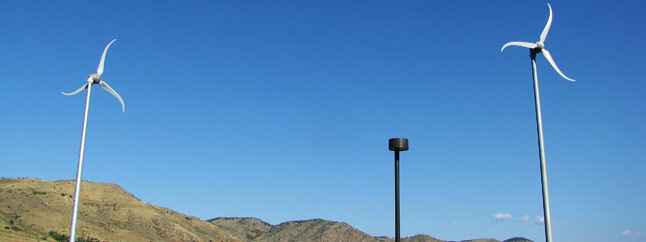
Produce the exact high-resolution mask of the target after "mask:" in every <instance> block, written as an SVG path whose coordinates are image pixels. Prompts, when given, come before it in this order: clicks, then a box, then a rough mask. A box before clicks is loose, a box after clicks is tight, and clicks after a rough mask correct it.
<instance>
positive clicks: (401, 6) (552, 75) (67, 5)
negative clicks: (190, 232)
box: [0, 0, 646, 241]
mask: <svg viewBox="0 0 646 242" xmlns="http://www.w3.org/2000/svg"><path fill="white" fill-rule="evenodd" d="M551 4H552V7H553V10H554V22H553V24H552V29H551V31H550V33H549V36H548V37H547V41H546V48H547V49H549V50H550V51H551V53H552V56H553V57H554V59H555V61H556V63H557V64H558V65H559V67H560V68H561V69H562V70H563V72H564V73H565V74H566V75H568V76H569V77H572V78H574V79H576V80H577V82H569V81H567V80H565V79H563V78H561V77H560V76H559V75H558V74H557V73H556V72H555V71H554V70H553V69H552V68H551V67H550V66H549V63H548V62H547V61H545V59H544V58H543V57H542V55H539V56H538V61H537V65H538V74H539V79H540V85H541V86H540V87H541V98H542V105H543V123H544V131H545V143H546V154H547V168H548V177H549V185H550V187H549V188H550V196H551V206H552V223H553V233H554V239H555V241H646V207H645V204H646V194H645V192H646V189H645V188H646V187H645V185H644V184H646V175H645V174H646V164H645V161H646V160H645V159H646V158H645V157H646V141H645V139H644V137H646V128H645V127H646V126H645V124H646V115H645V114H644V111H645V108H644V107H645V104H644V103H646V98H645V95H644V93H645V92H646V82H645V80H644V76H645V74H646V65H645V64H644V63H645V62H644V59H643V58H644V56H646V48H643V42H644V39H646V33H645V31H646V26H645V25H646V17H644V14H643V10H644V9H645V8H646V6H645V5H646V3H644V2H643V1H635V0H629V1H581V0H576V1H553V2H551ZM547 17H548V8H547V5H546V4H545V2H544V1H534V0H532V1H512V0H500V1H475V0H470V1H448V0H433V1H404V2H402V1H354V2H351V1H309V0H305V1H241V0H235V1H233V0H225V1H65V2H55V1H5V2H3V4H2V7H1V8H0V110H1V111H2V115H0V164H1V165H0V175H1V176H4V177H12V178H15V177H37V178H41V179H44V180H50V181H54V180H62V179H65V180H70V179H75V176H76V166H77V159H78V152H79V149H78V148H79V141H80V136H81V124H82V118H83V107H84V102H85V94H79V95H76V96H72V97H66V96H63V95H61V94H60V92H61V91H66V92H71V91H73V90H76V89H77V88H79V87H80V86H81V85H82V84H83V83H84V82H85V80H86V78H87V74H88V73H91V72H95V71H96V67H97V65H98V62H99V58H100V56H101V52H102V51H103V48H104V47H105V45H106V44H107V43H108V42H110V40H112V39H115V38H116V39H118V40H117V41H116V42H115V43H114V44H113V45H112V46H111V47H110V50H109V52H108V54H107V58H106V64H105V73H104V74H103V79H104V80H105V81H107V82H108V83H109V84H110V85H111V86H112V87H113V88H114V89H115V90H116V91H117V92H119V93H120V94H121V96H122V97H123V99H124V101H125V104H126V112H125V113H122V112H121V107H120V104H119V102H118V101H117V100H116V99H115V98H114V97H112V96H111V95H109V94H108V93H107V92H105V91H103V90H101V89H100V88H98V86H95V88H93V92H92V100H91V107H90V115H89V126H88V133H87V144H86V156H85V166H84V173H83V179H84V180H88V181H94V182H108V183H116V184H119V185H121V186H122V187H124V188H125V189H126V190H127V191H129V192H131V193H132V194H134V195H135V196H137V197H138V198H140V199H142V200H144V201H146V202H149V203H152V204H156V205H160V206H163V207H167V208H171V209H173V210H176V211H178V212H181V213H185V214H188V215H192V216H196V217H199V218H202V219H210V218H214V217H257V218H260V219H262V220H265V221H267V222H269V223H271V224H278V223H281V222H285V221H290V220H301V219H312V218H323V219H327V220H333V221H343V222H347V223H349V224H350V225H352V226H354V227H356V228H358V229H360V230H362V231H364V232H366V233H368V234H371V235H374V236H394V221H393V217H394V211H393V206H394V200H393V196H394V181H393V180H394V172H393V153H392V152H390V151H388V139H389V138H392V137H406V138H408V139H409V142H410V150H409V151H406V152H403V153H402V154H401V170H400V174H401V209H402V212H401V219H402V220H401V226H402V235H404V236H411V235H415V234H421V233H424V234H429V235H431V236H433V237H436V238H440V239H444V240H465V239H473V238H481V237H492V238H496V239H499V240H504V239H507V238H510V237H514V236H523V237H527V238H530V239H532V240H536V241H543V240H544V235H543V226H542V224H541V223H540V222H538V219H539V217H540V216H542V202H541V201H542V200H541V185H540V172H539V161H538V147H537V138H536V123H535V113H534V100H533V91H532V79H531V67H530V60H529V56H528V54H529V52H528V50H527V49H524V48H520V47H510V48H508V49H505V52H503V53H501V52H500V48H501V47H502V45H503V44H505V43H506V42H509V41H528V42H534V41H537V40H538V38H539V35H540V33H541V31H542V30H543V27H544V26H545V23H546V21H547ZM496 214H498V216H496ZM496 217H497V218H498V219H495V218H496Z"/></svg>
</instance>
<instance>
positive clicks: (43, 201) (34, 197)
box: [0, 178, 241, 242]
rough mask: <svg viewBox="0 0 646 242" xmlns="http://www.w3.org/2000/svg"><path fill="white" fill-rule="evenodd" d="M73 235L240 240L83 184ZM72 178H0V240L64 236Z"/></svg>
mask: <svg viewBox="0 0 646 242" xmlns="http://www.w3.org/2000/svg"><path fill="white" fill-rule="evenodd" d="M81 189H82V192H81V200H80V205H81V206H79V215H78V226H77V236H78V237H84V238H96V239H98V240H101V241H211V240H212V241H230V242H239V241H241V240H239V239H237V238H236V237H234V236H232V235H231V234H230V233H229V232H227V231H224V230H222V229H220V228H218V227H217V226H215V225H213V224H212V223H208V222H206V221H202V220H200V219H198V218H195V217H191V216H186V215H183V214H180V213H177V212H174V211H172V210H170V209H167V208H162V207H157V206H154V205H151V204H147V203H145V202H143V201H141V200H139V199H137V198H135V197H134V196H133V195H132V194H130V193H128V192H126V191H125V190H123V189H122V188H121V187H119V186H117V185H114V184H105V183H93V182H83V184H82V187H81ZM73 194H74V181H56V182H47V181H43V180H40V179H34V178H24V179H4V178H3V179H0V241H34V239H45V240H49V241H55V240H54V237H52V236H50V234H52V235H61V234H62V235H64V234H69V226H70V221H71V215H72V205H73V198H72V197H73Z"/></svg>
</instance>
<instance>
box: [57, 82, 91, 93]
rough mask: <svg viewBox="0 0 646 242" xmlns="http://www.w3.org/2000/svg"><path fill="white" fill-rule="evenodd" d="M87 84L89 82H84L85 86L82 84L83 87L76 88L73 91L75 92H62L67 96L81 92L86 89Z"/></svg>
mask: <svg viewBox="0 0 646 242" xmlns="http://www.w3.org/2000/svg"><path fill="white" fill-rule="evenodd" d="M87 85H88V84H87V83H85V84H83V86H81V88H79V89H76V91H73V92H70V93H65V92H61V93H62V94H63V95H65V96H72V95H75V94H77V93H79V92H81V91H83V90H85V88H87Z"/></svg>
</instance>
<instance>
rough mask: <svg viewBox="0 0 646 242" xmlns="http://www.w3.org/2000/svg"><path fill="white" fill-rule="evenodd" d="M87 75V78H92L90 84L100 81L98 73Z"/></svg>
mask: <svg viewBox="0 0 646 242" xmlns="http://www.w3.org/2000/svg"><path fill="white" fill-rule="evenodd" d="M87 77H89V78H91V79H92V84H99V83H101V76H99V75H98V74H96V73H90V74H89V75H87Z"/></svg>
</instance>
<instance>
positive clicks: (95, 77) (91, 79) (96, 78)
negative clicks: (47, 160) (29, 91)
mask: <svg viewBox="0 0 646 242" xmlns="http://www.w3.org/2000/svg"><path fill="white" fill-rule="evenodd" d="M116 40H117V39H113V40H112V41H110V43H109V44H108V45H107V46H106V47H105V49H104V50H103V55H102V56H101V61H100V62H99V68H98V69H96V73H90V74H89V75H88V78H87V83H85V84H83V86H81V88H79V89H77V90H76V91H73V92H71V93H65V92H61V93H63V95H65V96H72V95H75V94H77V93H79V92H81V91H83V89H86V88H87V97H86V99H85V115H84V116H83V131H82V133H81V151H80V152H79V164H78V170H77V173H76V190H75V191H74V209H73V211H72V225H71V226H70V227H71V228H70V240H69V241H70V242H74V241H75V238H76V221H77V220H76V218H77V215H78V205H79V199H80V198H81V196H80V194H81V173H82V172H83V153H84V151H85V131H86V128H87V115H88V111H89V110H90V91H91V90H92V85H94V84H99V85H101V88H103V89H105V90H106V91H108V92H109V93H110V94H112V95H113V96H115V97H116V98H117V99H119V102H121V108H122V111H123V112H125V111H126V106H125V105H124V103H123V99H121V96H119V94H118V93H117V92H116V91H114V89H112V88H111V87H110V86H109V85H108V83H106V82H105V81H103V80H101V74H103V64H104V63H105V54H106V53H107V52H108V48H109V47H110V45H112V43H114V41H116Z"/></svg>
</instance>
